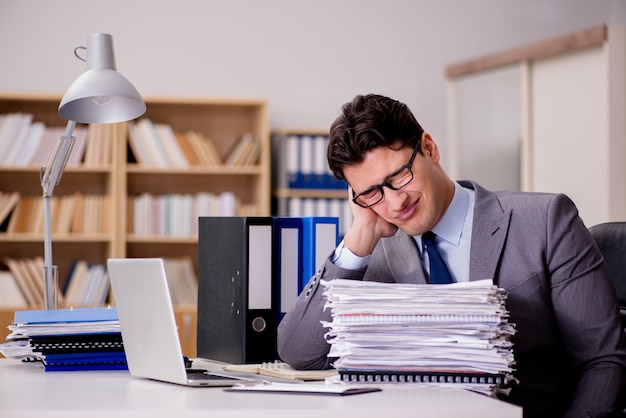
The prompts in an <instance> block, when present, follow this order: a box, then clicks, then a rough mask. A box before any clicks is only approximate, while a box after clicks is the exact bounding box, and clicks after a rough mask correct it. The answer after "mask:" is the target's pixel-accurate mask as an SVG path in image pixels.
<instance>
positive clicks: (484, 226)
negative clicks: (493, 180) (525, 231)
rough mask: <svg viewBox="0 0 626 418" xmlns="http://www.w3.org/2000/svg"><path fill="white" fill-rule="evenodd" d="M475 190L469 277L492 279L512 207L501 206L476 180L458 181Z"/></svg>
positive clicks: (494, 196) (500, 253)
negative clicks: (504, 208) (503, 207)
mask: <svg viewBox="0 0 626 418" xmlns="http://www.w3.org/2000/svg"><path fill="white" fill-rule="evenodd" d="M461 183H462V184H463V186H464V187H471V188H473V189H474V190H475V191H476V200H475V204H474V221H473V226H472V249H471V253H470V280H482V279H495V278H496V275H497V270H498V265H499V261H500V257H501V255H502V250H503V248H504V242H505V240H506V236H507V233H508V229H509V222H510V220H511V210H510V209H509V210H506V211H505V210H503V209H502V206H501V205H500V201H499V200H498V198H497V196H496V195H495V194H494V193H492V192H490V191H487V190H485V189H483V188H482V187H480V186H479V185H477V184H476V183H473V182H471V183H468V182H461Z"/></svg>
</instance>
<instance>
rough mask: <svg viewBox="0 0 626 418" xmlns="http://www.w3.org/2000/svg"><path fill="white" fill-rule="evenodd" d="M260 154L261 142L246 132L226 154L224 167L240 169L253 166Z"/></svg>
mask: <svg viewBox="0 0 626 418" xmlns="http://www.w3.org/2000/svg"><path fill="white" fill-rule="evenodd" d="M260 153H261V142H260V141H259V140H258V139H256V138H254V136H253V135H252V134H251V133H250V132H246V133H245V134H243V135H242V136H241V138H240V139H239V140H238V141H236V142H235V144H234V147H233V148H232V150H230V151H229V152H228V153H227V157H226V161H224V165H229V166H235V167H241V166H245V165H252V164H255V163H256V162H257V160H258V158H259V155H260Z"/></svg>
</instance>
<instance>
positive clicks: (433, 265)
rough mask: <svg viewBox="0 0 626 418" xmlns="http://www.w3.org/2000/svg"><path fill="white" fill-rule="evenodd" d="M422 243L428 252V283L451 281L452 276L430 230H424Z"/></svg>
mask: <svg viewBox="0 0 626 418" xmlns="http://www.w3.org/2000/svg"><path fill="white" fill-rule="evenodd" d="M422 244H424V249H425V250H426V252H427V253H428V261H429V262H430V279H429V280H428V283H430V284H447V283H452V282H453V280H452V277H451V276H450V272H449V271H448V267H446V263H445V261H443V258H441V254H439V251H438V250H437V246H436V245H435V234H434V233H433V232H432V231H428V232H425V233H424V234H423V235H422Z"/></svg>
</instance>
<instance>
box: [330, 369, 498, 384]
mask: <svg viewBox="0 0 626 418" xmlns="http://www.w3.org/2000/svg"><path fill="white" fill-rule="evenodd" d="M339 380H341V381H343V382H359V383H455V384H479V385H501V384H504V383H505V381H506V374H504V373H482V372H476V371H464V370H454V371H452V370H451V371H437V370H371V369H348V368H339Z"/></svg>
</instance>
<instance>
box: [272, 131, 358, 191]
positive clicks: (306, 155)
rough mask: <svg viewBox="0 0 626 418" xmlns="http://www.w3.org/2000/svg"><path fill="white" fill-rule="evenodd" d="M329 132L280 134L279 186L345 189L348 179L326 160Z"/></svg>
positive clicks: (276, 144) (277, 140)
mask: <svg viewBox="0 0 626 418" xmlns="http://www.w3.org/2000/svg"><path fill="white" fill-rule="evenodd" d="M328 140H329V138H328V135H295V134H290V135H277V136H275V138H274V141H273V146H274V153H275V155H276V158H277V160H278V162H279V164H278V165H277V170H276V172H275V176H276V187H277V188H289V189H345V188H346V183H345V182H343V181H340V180H338V179H337V178H336V177H335V176H334V175H333V174H332V172H331V171H330V168H329V167H328V160H327V149H328Z"/></svg>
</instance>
